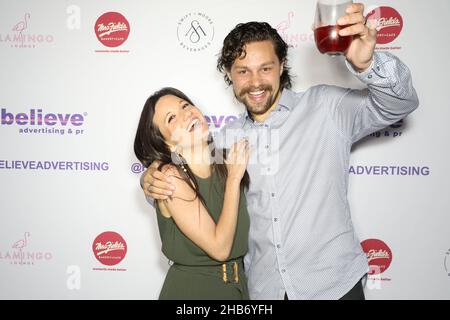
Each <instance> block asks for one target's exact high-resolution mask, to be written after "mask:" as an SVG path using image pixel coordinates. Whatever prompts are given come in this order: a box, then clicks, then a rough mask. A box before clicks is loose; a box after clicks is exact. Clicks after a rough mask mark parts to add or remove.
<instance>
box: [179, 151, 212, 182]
mask: <svg viewBox="0 0 450 320" xmlns="http://www.w3.org/2000/svg"><path fill="white" fill-rule="evenodd" d="M182 156H183V158H184V159H185V160H186V162H187V164H188V165H189V168H190V169H191V170H192V172H193V173H194V174H195V175H196V176H199V177H200V178H208V177H209V176H210V175H211V162H212V158H211V151H210V150H209V146H208V143H206V142H205V143H203V144H201V145H194V146H192V147H191V148H190V149H188V150H183V152H182Z"/></svg>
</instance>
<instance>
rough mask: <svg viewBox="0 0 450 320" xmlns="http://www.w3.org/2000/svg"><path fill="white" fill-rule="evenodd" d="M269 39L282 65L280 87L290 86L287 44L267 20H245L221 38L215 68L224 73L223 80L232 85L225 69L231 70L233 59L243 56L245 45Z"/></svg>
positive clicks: (288, 87)
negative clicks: (245, 21) (220, 46)
mask: <svg viewBox="0 0 450 320" xmlns="http://www.w3.org/2000/svg"><path fill="white" fill-rule="evenodd" d="M265 40H270V41H272V43H273V47H274V49H275V53H276V55H277V56H278V59H279V61H280V63H284V65H283V73H282V74H281V79H280V88H281V89H284V88H287V89H290V88H291V87H292V83H291V76H290V74H289V67H288V66H287V53H288V47H289V46H288V45H287V43H286V42H285V41H284V40H283V38H281V36H280V35H279V34H278V32H277V30H275V29H274V28H272V27H271V26H270V24H268V23H267V22H255V21H252V22H247V23H240V24H238V25H237V26H236V27H235V28H234V29H233V30H231V32H230V33H229V34H228V35H227V36H226V37H225V39H224V40H223V47H222V51H221V52H220V57H219V59H218V60H217V70H219V71H220V72H222V73H224V79H225V82H226V83H227V84H228V85H232V81H231V79H230V78H229V77H228V75H227V71H230V70H231V66H232V65H233V63H234V61H235V60H236V59H237V58H240V57H241V56H244V57H245V54H246V52H245V45H246V44H248V43H251V42H257V41H265Z"/></svg>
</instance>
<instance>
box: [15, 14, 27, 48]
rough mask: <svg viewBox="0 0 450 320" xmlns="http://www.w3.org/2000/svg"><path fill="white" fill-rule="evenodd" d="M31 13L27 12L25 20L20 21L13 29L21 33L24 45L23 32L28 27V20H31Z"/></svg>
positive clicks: (20, 36)
mask: <svg viewBox="0 0 450 320" xmlns="http://www.w3.org/2000/svg"><path fill="white" fill-rule="evenodd" d="M30 16H31V15H30V14H29V13H26V14H25V16H24V19H23V21H19V22H18V23H17V24H16V25H15V26H14V27H13V28H12V31H16V32H18V33H19V38H20V41H21V43H22V47H23V34H22V32H23V31H24V30H25V29H26V28H27V27H28V20H30Z"/></svg>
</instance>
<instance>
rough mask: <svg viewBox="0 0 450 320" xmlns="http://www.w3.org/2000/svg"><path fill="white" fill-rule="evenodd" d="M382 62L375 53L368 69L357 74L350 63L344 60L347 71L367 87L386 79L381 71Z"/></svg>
mask: <svg viewBox="0 0 450 320" xmlns="http://www.w3.org/2000/svg"><path fill="white" fill-rule="evenodd" d="M382 60H383V59H382V57H381V56H380V54H379V53H377V52H375V53H374V54H373V59H372V63H371V64H370V67H368V68H367V69H366V70H364V71H363V72H358V71H357V70H355V68H354V67H353V65H352V64H351V63H350V62H348V61H347V60H345V64H346V65H347V68H348V70H349V71H350V72H351V73H352V74H353V75H354V76H355V77H356V78H358V79H359V80H360V81H361V82H363V83H365V84H367V85H369V84H373V83H375V82H377V81H379V80H382V79H384V78H386V76H385V75H383V70H382V65H383V61H382Z"/></svg>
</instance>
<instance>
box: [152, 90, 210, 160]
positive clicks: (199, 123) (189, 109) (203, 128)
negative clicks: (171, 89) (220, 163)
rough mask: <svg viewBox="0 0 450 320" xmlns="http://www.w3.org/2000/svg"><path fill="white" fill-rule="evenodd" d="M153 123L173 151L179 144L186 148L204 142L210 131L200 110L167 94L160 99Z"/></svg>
mask: <svg viewBox="0 0 450 320" xmlns="http://www.w3.org/2000/svg"><path fill="white" fill-rule="evenodd" d="M153 123H154V124H155V125H156V126H157V127H158V128H159V131H161V134H162V135H163V137H164V140H165V141H166V143H167V144H168V145H169V147H170V149H171V150H172V151H174V150H175V149H176V147H177V146H178V147H181V148H182V149H186V148H189V147H192V146H194V145H197V144H199V143H201V142H204V141H206V139H207V137H208V133H209V128H208V124H207V123H206V120H205V117H204V116H203V114H202V113H201V112H200V110H199V109H198V108H197V107H195V106H193V105H191V104H190V103H189V102H187V101H186V100H183V99H181V98H179V97H177V96H174V95H166V96H163V97H161V98H160V99H159V100H158V102H157V103H156V106H155V115H154V117H153Z"/></svg>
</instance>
